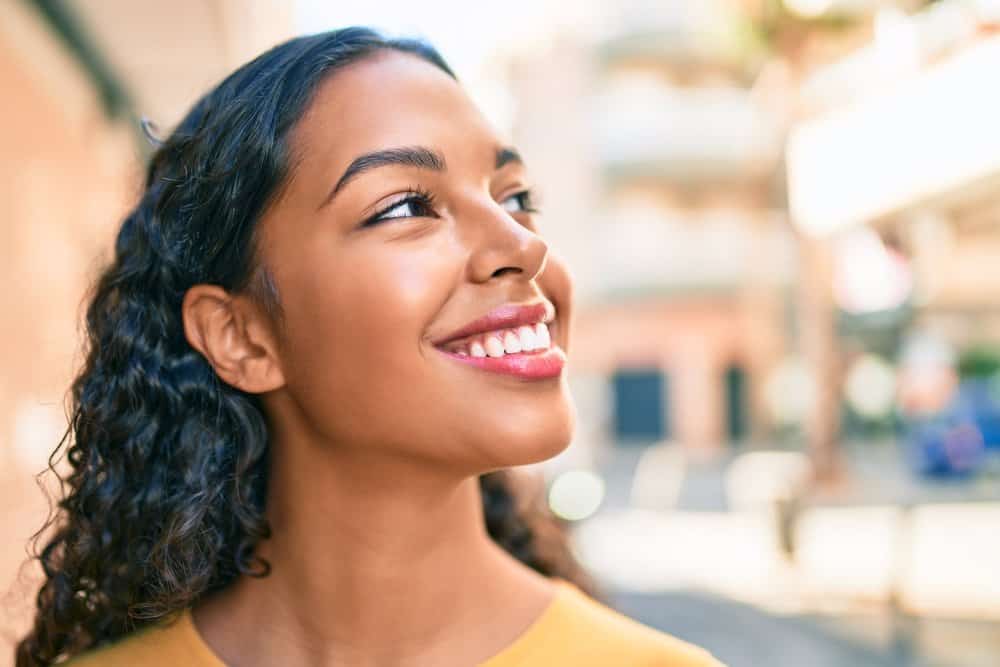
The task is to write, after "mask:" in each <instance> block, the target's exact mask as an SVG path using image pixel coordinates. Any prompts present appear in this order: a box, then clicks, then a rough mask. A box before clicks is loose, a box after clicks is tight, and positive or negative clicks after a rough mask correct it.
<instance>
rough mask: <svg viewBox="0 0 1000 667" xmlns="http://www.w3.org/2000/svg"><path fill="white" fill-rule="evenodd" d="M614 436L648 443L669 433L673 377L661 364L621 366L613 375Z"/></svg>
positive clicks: (621, 440) (625, 441)
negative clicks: (670, 380)
mask: <svg viewBox="0 0 1000 667" xmlns="http://www.w3.org/2000/svg"><path fill="white" fill-rule="evenodd" d="M612 385H613V393H614V437H615V441H616V442H618V443H620V444H623V445H648V444H649V443H650V442H656V441H659V440H664V439H666V438H668V437H670V433H669V423H670V420H669V415H668V414H667V413H668V410H669V379H668V376H667V375H666V374H665V373H664V372H663V370H662V369H660V368H627V369H625V368H620V369H618V370H617V371H615V373H614V375H613V377H612Z"/></svg>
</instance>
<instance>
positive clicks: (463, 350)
mask: <svg viewBox="0 0 1000 667" xmlns="http://www.w3.org/2000/svg"><path fill="white" fill-rule="evenodd" d="M551 346H552V338H551V336H550V335H549V328H548V326H546V324H545V323H544V322H539V323H538V324H536V325H535V326H530V325H525V326H520V327H518V328H517V329H503V330H500V331H491V332H490V333H488V334H484V335H483V336H482V337H479V336H477V337H475V338H474V339H472V340H470V341H469V344H468V347H464V346H462V347H455V348H452V351H453V352H454V353H456V354H458V355H459V356H462V357H475V358H477V359H482V358H483V357H502V356H504V355H505V354H517V353H519V352H532V351H535V350H547V349H548V348H549V347H551Z"/></svg>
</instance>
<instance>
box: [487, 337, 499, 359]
mask: <svg viewBox="0 0 1000 667" xmlns="http://www.w3.org/2000/svg"><path fill="white" fill-rule="evenodd" d="M486 354H488V355H489V356H491V357H502V356H503V343H501V342H500V339H499V338H497V337H496V336H487V337H486Z"/></svg>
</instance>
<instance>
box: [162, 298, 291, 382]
mask: <svg viewBox="0 0 1000 667" xmlns="http://www.w3.org/2000/svg"><path fill="white" fill-rule="evenodd" d="M181 312H182V314H183V319H184V335H185V337H186V338H187V341H188V343H189V344H190V345H191V347H193V348H194V349H195V350H197V351H198V352H200V353H201V354H202V356H204V357H205V359H206V360H207V361H208V363H209V364H210V365H211V366H212V368H213V369H214V370H215V373H216V374H217V375H218V376H219V379H221V380H222V381H223V382H225V383H226V384H229V385H231V386H233V387H236V388H237V389H240V390H242V391H245V392H248V393H254V394H260V393H264V392H268V391H273V390H274V389H277V388H279V387H281V386H282V385H283V384H284V375H283V374H282V372H281V368H280V363H279V359H278V357H277V346H276V345H275V344H274V341H273V338H272V336H271V335H270V333H269V330H268V328H267V327H266V326H264V325H263V323H261V322H258V321H257V320H258V319H259V318H260V317H262V315H261V314H259V313H257V312H256V311H255V310H254V309H253V308H252V307H250V304H249V303H247V302H245V301H244V300H241V299H239V297H234V296H233V295H231V294H229V293H228V292H227V291H226V290H225V289H223V288H221V287H219V286H218V285H195V286H194V287H192V288H190V289H189V290H188V291H187V293H186V294H185V295H184V301H183V303H182V305H181Z"/></svg>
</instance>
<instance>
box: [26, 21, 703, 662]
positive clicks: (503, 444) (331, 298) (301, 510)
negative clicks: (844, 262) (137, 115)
mask: <svg viewBox="0 0 1000 667" xmlns="http://www.w3.org/2000/svg"><path fill="white" fill-rule="evenodd" d="M536 213H537V212H536V211H535V208H534V200H533V195H532V189H531V181H530V179H529V178H528V175H527V171H526V169H525V165H524V163H523V161H522V160H521V158H520V156H519V155H518V153H517V151H516V150H514V149H513V148H512V147H510V146H508V145H506V144H505V143H504V142H503V141H502V140H501V139H500V138H499V137H498V136H497V135H496V133H495V132H494V130H493V129H492V128H491V127H490V126H489V125H488V124H487V123H486V121H485V120H484V119H483V117H482V115H480V113H479V112H478V110H477V109H476V108H475V106H474V105H473V104H472V103H471V102H470V101H469V98H468V97H467V96H466V94H465V93H464V92H463V90H462V88H461V87H460V86H459V85H458V84H457V82H456V81H455V78H454V76H453V75H452V73H451V71H450V70H449V69H448V67H447V65H445V63H444V61H443V60H441V58H440V56H439V55H438V54H437V53H436V52H434V51H433V50H432V49H431V48H430V47H429V46H427V45H425V44H422V43H420V42H416V41H408V40H387V39H385V38H383V37H381V36H379V35H378V34H377V33H375V32H372V31H370V30H366V29H359V28H351V29H345V30H341V31H336V32H332V33H326V34H320V35H315V36H310V37H303V38H299V39H295V40H291V41H289V42H287V43H285V44H282V45H280V46H277V47H275V48H274V49H272V50H271V51H269V52H267V53H265V54H263V55H261V56H260V57H258V58H257V59H256V60H254V61H252V62H250V63H248V64H247V65H245V66H243V67H242V68H240V69H239V70H237V71H236V72H234V73H233V74H232V75H230V76H229V77H228V78H227V79H225V80H224V81H223V82H222V83H220V84H219V85H218V86H217V87H216V88H215V89H214V90H212V91H211V92H209V93H208V94H207V95H206V96H205V97H203V98H202V99H201V100H200V101H199V102H198V103H197V104H195V106H194V107H193V109H192V110H191V111H190V112H189V113H188V115H187V116H186V117H185V119H184V120H183V121H182V122H181V123H180V125H179V126H178V128H177V129H176V130H175V131H174V132H173V134H172V135H171V136H170V137H169V138H168V139H167V140H166V141H165V142H164V143H163V145H162V146H161V147H160V148H159V149H158V151H157V152H156V154H155V155H154V156H153V158H152V161H151V164H150V166H149V169H148V173H147V181H146V188H145V191H144V193H143V195H142V198H141V200H140V201H139V203H138V204H137V206H136V208H135V209H134V210H133V211H132V213H131V214H130V215H129V216H128V217H127V218H126V220H125V221H124V223H123V224H122V227H121V230H120V232H119V234H118V238H117V243H116V251H115V258H114V261H113V262H112V264H111V265H110V266H109V267H108V268H107V269H106V270H105V272H104V273H103V275H102V276H101V278H100V280H99V281H98V283H97V285H96V286H95V289H94V292H93V295H92V297H91V301H90V303H89V307H88V311H87V333H88V340H87V343H88V346H87V357H86V364H85V366H84V368H83V369H82V371H81V372H80V374H79V376H78V377H77V379H76V381H75V383H74V385H73V392H72V397H73V413H72V421H71V426H70V430H69V432H68V433H67V436H68V443H69V444H68V449H67V453H66V457H67V459H68V463H69V466H70V470H71V472H70V474H69V475H68V477H67V478H66V479H65V480H64V488H65V495H64V497H63V498H62V499H61V500H60V503H59V510H58V512H57V513H56V514H55V516H54V517H53V520H52V521H51V522H50V525H49V528H51V531H46V533H47V534H48V542H47V543H46V544H45V546H44V548H43V549H42V550H41V552H40V554H39V559H40V561H41V564H42V566H43V568H44V570H45V574H46V581H45V583H44V585H43V587H42V589H41V591H40V592H39V595H38V610H37V617H36V620H35V625H34V628H33V629H32V631H31V633H30V634H29V635H28V636H27V637H25V638H24V639H23V640H22V641H21V643H20V644H19V646H18V652H17V664H18V665H19V667H27V666H29V665H47V664H52V663H55V662H59V661H62V660H64V659H66V658H69V659H70V662H71V663H72V664H74V665H86V666H95V665H154V666H156V665H188V666H193V667H205V666H218V665H223V664H227V665H238V666H241V667H242V666H255V665H278V664H280V665H333V664H337V665H435V666H437V667H442V666H443V667H447V666H451V665H456V666H457V665H474V664H485V665H489V666H490V667H506V666H513V665H525V666H530V665H540V666H541V665H546V666H549V665H574V666H577V667H581V666H582V667H586V666H587V665H612V664H613V665H678V666H683V665H710V664H716V663H715V662H714V661H713V660H712V659H711V657H710V656H708V654H707V653H705V652H704V651H702V650H700V649H697V648H695V647H692V646H690V645H688V644H685V643H683V642H681V641H679V640H676V639H673V638H671V637H669V636H667V635H664V634H661V633H658V632H655V631H653V630H651V629H649V628H646V627H644V626H642V625H640V624H638V623H636V622H634V621H631V620H629V619H627V618H625V617H623V616H620V615H618V614H617V613H615V612H613V611H612V610H611V609H609V608H607V607H605V606H603V605H602V604H600V603H598V602H596V601H594V600H593V599H592V598H591V597H589V596H588V594H587V593H586V591H588V590H589V588H588V586H587V583H586V578H585V577H584V575H583V574H582V573H581V572H580V570H579V568H578V567H577V566H576V564H575V563H574V561H573V559H572V557H571V556H570V553H569V550H568V548H567V546H566V544H565V542H564V541H562V539H561V538H559V537H558V533H554V532H553V530H552V527H551V526H548V528H547V529H545V530H542V529H544V528H545V526H544V525H539V524H537V523H536V522H534V521H533V520H532V519H531V518H530V517H529V516H528V515H527V514H526V513H525V511H524V508H523V507H522V506H521V504H520V503H518V502H516V499H515V497H514V495H513V493H512V491H511V489H510V488H508V485H509V483H510V480H509V479H508V478H507V474H508V473H507V472H506V469H507V468H509V467H511V466H517V465H522V464H527V463H533V462H537V461H541V460H544V459H546V458H549V457H551V456H553V455H555V454H557V453H558V452H560V451H561V450H563V449H564V448H565V447H566V446H567V444H568V443H569V441H570V438H571V434H572V428H573V421H574V418H573V408H572V404H571V401H570V397H569V393H568V390H567V383H566V377H565V361H566V356H565V350H566V348H567V346H568V342H569V341H568V337H569V321H570V315H571V285H570V279H569V275H568V273H567V271H566V267H565V266H564V265H563V263H562V262H561V261H560V260H559V258H558V257H557V256H555V255H554V254H552V253H551V252H550V250H549V248H548V246H547V244H546V243H545V241H544V240H543V239H542V237H541V236H540V235H539V231H538V229H537V227H536V221H535V217H536ZM536 518H537V517H536ZM553 535H556V536H557V539H553V538H552V536H553ZM546 536H548V537H546Z"/></svg>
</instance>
